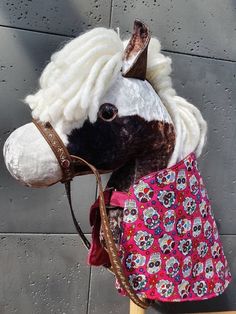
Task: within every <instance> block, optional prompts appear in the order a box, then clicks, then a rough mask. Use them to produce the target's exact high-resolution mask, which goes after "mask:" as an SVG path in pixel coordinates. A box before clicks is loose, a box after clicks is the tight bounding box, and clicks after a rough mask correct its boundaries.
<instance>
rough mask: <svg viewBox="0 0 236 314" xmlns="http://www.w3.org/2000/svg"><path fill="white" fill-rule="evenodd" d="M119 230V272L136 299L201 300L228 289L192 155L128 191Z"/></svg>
mask: <svg viewBox="0 0 236 314" xmlns="http://www.w3.org/2000/svg"><path fill="white" fill-rule="evenodd" d="M121 226H122V235H121V243H120V255H121V256H122V263H123V267H124V271H125V273H126V276H127V278H128V279H129V282H130V284H131V286H132V287H133V289H134V290H135V292H136V293H137V294H138V295H139V296H142V297H145V298H148V299H155V300H160V301H190V300H203V299H209V298H212V297H214V296H217V295H220V294H221V293H223V291H224V290H225V289H226V287H227V286H228V284H229V282H230V280H231V275H230V271H229V268H228V264H227V260H226V258H225V255H224V252H223V248H222V244H221V241H220V239H219V234H218V230H217V226H216V223H215V220H214V217H213V213H212V210H211V205H210V203H209V199H208V195H207V192H206V189H205V186H204V184H203V180H202V177H201V175H200V173H199V170H198V167H197V161H196V157H195V155H194V154H193V153H192V154H190V155H189V156H187V157H186V158H185V159H184V160H182V161H181V162H179V163H178V164H176V165H175V166H173V167H171V168H167V169H164V170H162V171H158V172H157V173H152V174H151V175H148V176H146V177H143V178H142V179H141V180H139V182H137V183H136V184H135V185H133V186H132V187H131V188H130V190H129V192H128V193H127V200H126V201H125V205H124V219H123V222H122V223H121ZM131 231H132V232H131ZM119 291H120V293H122V294H124V292H123V291H122V289H120V288H119Z"/></svg>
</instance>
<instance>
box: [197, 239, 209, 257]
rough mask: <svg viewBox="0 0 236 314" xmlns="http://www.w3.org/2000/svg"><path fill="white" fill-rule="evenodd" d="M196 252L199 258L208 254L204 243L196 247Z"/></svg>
mask: <svg viewBox="0 0 236 314" xmlns="http://www.w3.org/2000/svg"><path fill="white" fill-rule="evenodd" d="M197 252H198V255H199V256H200V257H204V256H205V255H206V254H207V252H208V245H207V244H206V242H200V243H199V245H198V247H197Z"/></svg>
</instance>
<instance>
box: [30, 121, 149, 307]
mask: <svg viewBox="0 0 236 314" xmlns="http://www.w3.org/2000/svg"><path fill="white" fill-rule="evenodd" d="M33 123H34V124H35V126H36V127H37V128H38V130H39V131H40V133H41V134H42V135H43V137H44V138H45V140H46V141H47V143H48V144H49V146H50V147H51V149H52V151H53V152H54V154H55V156H56V158H57V160H58V163H59V165H60V167H61V170H62V179H61V180H60V182H61V183H64V184H65V189H66V195H67V198H68V202H69V206H70V210H71V215H72V218H73V222H74V225H75V227H76V230H77V231H78V233H79V236H80V237H81V239H82V241H83V243H84V245H85V246H86V248H87V249H90V247H91V244H90V242H89V240H88V239H87V238H86V236H85V234H84V233H83V231H82V230H81V228H80V225H79V223H78V221H77V220H76V217H75V214H74V210H73V206H72V199H71V186H70V182H71V181H72V179H73V178H74V177H75V176H77V175H84V174H89V173H90V174H91V173H93V174H94V175H95V177H96V180H97V184H98V189H99V210H100V217H101V227H102V229H103V232H104V239H105V242H106V248H107V252H108V255H109V258H110V262H111V268H110V271H112V272H113V273H114V275H115V276H116V278H117V280H118V282H119V284H120V286H121V288H122V289H123V290H124V291H125V292H126V294H127V296H128V297H129V298H130V299H131V300H132V301H133V302H134V303H135V304H137V305H138V306H140V307H142V308H144V309H146V308H147V307H148V306H149V305H150V302H149V301H148V300H146V299H143V298H141V297H138V296H137V295H136V293H135V291H134V289H133V288H132V287H131V285H130V283H129V281H128V279H127V277H126V276H125V274H124V271H123V267H122V264H121V261H120V258H119V257H118V252H117V248H116V245H115V242H114V240H113V236H112V232H111V230H110V227H109V219H108V216H107V211H106V206H105V200H104V194H103V188H102V182H101V176H100V173H99V171H98V170H97V169H96V168H95V167H94V166H93V165H91V164H90V163H88V162H87V161H86V160H84V159H83V158H81V157H78V156H74V155H70V153H69V152H68V150H67V148H66V146H65V145H64V143H63V142H62V140H61V138H60V137H59V135H58V134H57V132H56V131H55V129H54V128H53V127H52V125H51V124H50V123H49V122H46V123H42V122H40V121H37V120H33ZM76 165H77V166H78V165H83V166H86V168H87V169H88V170H87V171H83V172H76V170H75V169H76ZM102 173H105V171H103V172H102Z"/></svg>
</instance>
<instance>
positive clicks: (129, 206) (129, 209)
mask: <svg viewBox="0 0 236 314" xmlns="http://www.w3.org/2000/svg"><path fill="white" fill-rule="evenodd" d="M137 218H138V208H137V205H136V202H135V201H134V200H127V201H125V206H124V216H123V220H124V222H126V223H133V222H135V221H136V220H137Z"/></svg>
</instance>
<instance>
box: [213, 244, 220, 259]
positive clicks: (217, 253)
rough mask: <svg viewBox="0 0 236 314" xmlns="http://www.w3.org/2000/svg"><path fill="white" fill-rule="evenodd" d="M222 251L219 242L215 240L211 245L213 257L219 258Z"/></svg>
mask: <svg viewBox="0 0 236 314" xmlns="http://www.w3.org/2000/svg"><path fill="white" fill-rule="evenodd" d="M220 253H221V248H220V245H219V243H217V242H214V244H213V245H212V247H211V255H212V257H213V258H218V257H219V256H220Z"/></svg>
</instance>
